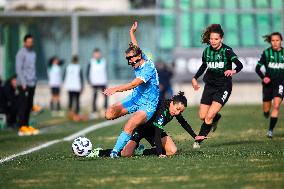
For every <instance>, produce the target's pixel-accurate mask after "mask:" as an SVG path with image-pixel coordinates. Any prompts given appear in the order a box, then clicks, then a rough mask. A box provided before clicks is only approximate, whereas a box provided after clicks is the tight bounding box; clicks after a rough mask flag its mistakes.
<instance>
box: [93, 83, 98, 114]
mask: <svg viewBox="0 0 284 189" xmlns="http://www.w3.org/2000/svg"><path fill="white" fill-rule="evenodd" d="M93 93H94V94H93V113H95V112H96V111H97V94H98V87H97V86H93Z"/></svg>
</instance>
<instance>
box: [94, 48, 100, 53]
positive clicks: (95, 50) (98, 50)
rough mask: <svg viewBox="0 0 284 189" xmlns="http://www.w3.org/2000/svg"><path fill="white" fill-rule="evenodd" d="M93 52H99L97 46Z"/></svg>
mask: <svg viewBox="0 0 284 189" xmlns="http://www.w3.org/2000/svg"><path fill="white" fill-rule="evenodd" d="M93 52H101V50H100V49H99V48H95V49H94V51H93Z"/></svg>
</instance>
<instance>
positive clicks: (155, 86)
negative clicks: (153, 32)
mask: <svg viewBox="0 0 284 189" xmlns="http://www.w3.org/2000/svg"><path fill="white" fill-rule="evenodd" d="M142 58H143V59H144V60H145V62H144V64H142V65H141V66H139V67H138V68H135V69H134V72H135V76H136V78H140V79H141V80H143V83H142V84H140V85H139V86H137V87H135V88H134V89H133V92H132V93H131V94H130V95H129V96H128V97H126V99H124V100H123V102H122V105H123V106H124V107H125V108H126V109H127V110H128V113H133V112H136V111H138V110H142V111H145V112H146V113H147V120H149V119H150V118H151V117H152V115H153V114H154V112H155V111H156V107H157V104H158V101H159V78H158V73H157V70H156V67H155V64H154V63H153V61H152V60H150V59H149V58H148V57H147V56H146V55H145V54H142Z"/></svg>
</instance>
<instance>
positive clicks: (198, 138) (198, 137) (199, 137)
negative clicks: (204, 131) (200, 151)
mask: <svg viewBox="0 0 284 189" xmlns="http://www.w3.org/2000/svg"><path fill="white" fill-rule="evenodd" d="M194 139H195V140H204V139H206V137H205V136H199V135H197V136H196V137H195V138H194Z"/></svg>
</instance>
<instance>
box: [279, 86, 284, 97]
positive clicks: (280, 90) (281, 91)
mask: <svg viewBox="0 0 284 189" xmlns="http://www.w3.org/2000/svg"><path fill="white" fill-rule="evenodd" d="M278 93H279V94H280V95H282V94H283V85H279V89H278Z"/></svg>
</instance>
